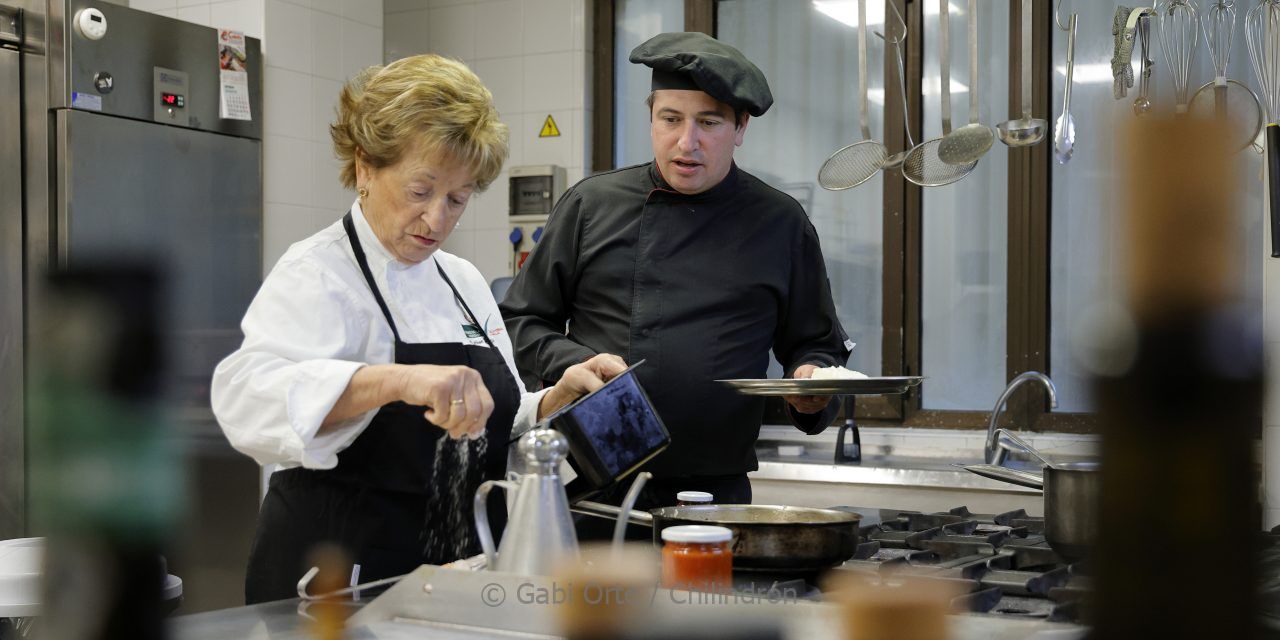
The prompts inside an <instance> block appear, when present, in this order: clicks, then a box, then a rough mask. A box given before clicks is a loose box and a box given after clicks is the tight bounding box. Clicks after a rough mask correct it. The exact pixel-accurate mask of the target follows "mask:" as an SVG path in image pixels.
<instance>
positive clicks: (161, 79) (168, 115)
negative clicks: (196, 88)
mask: <svg viewBox="0 0 1280 640" xmlns="http://www.w3.org/2000/svg"><path fill="white" fill-rule="evenodd" d="M188 85H189V82H188V79H187V74H186V72H183V71H175V70H173V69H165V68H164V67H155V68H154V69H153V70H152V73H151V95H152V101H151V104H152V105H154V108H155V115H154V116H153V117H154V119H155V121H156V122H163V123H165V124H176V125H180V126H183V127H186V126H189V125H190V124H191V113H190V112H189V111H187V95H189V94H188V89H187V87H188Z"/></svg>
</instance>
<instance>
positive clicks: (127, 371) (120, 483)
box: [30, 265, 182, 640]
mask: <svg viewBox="0 0 1280 640" xmlns="http://www.w3.org/2000/svg"><path fill="white" fill-rule="evenodd" d="M46 285H47V286H46V287H45V288H44V290H43V293H42V297H41V298H40V299H39V300H38V302H37V304H40V305H41V309H42V317H44V318H46V321H45V323H44V325H43V326H37V327H35V328H34V331H33V337H32V348H33V351H34V353H35V356H36V357H35V360H34V362H33V370H32V373H33V379H34V380H35V385H33V395H32V412H31V424H30V435H31V451H32V473H31V475H32V521H33V523H34V527H35V533H36V534H38V535H47V536H48V538H49V542H48V548H47V552H46V554H45V569H44V578H45V579H44V588H43V592H44V611H43V615H42V621H41V622H42V634H41V637H42V638H47V639H52V640H88V639H98V638H102V639H106V638H130V639H132V640H153V639H156V638H161V637H163V636H164V630H163V624H162V618H163V616H164V613H165V611H164V609H163V606H164V605H163V604H162V589H163V586H164V579H165V567H164V562H163V560H162V558H161V549H162V546H163V543H164V542H165V540H166V537H167V536H168V535H169V533H170V530H171V527H172V525H173V522H174V518H175V515H176V513H175V512H176V507H177V504H178V498H179V496H180V495H181V490H182V487H181V483H180V482H179V480H180V477H179V467H178V460H177V459H176V456H175V452H173V451H171V450H170V446H171V445H170V444H169V443H170V442H171V440H170V439H168V438H166V436H167V435H168V434H166V433H165V429H164V421H163V416H162V413H161V409H160V402H159V401H160V395H161V388H162V386H163V380H164V374H163V362H164V358H163V354H162V349H161V335H162V328H161V326H160V325H161V322H162V315H161V314H162V311H161V310H162V309H163V306H162V303H161V295H162V294H161V286H160V281H159V277H158V276H157V275H156V273H155V271H153V270H151V269H149V268H146V267H137V268H122V267H118V266H114V265H112V266H107V265H99V266H95V267H93V268H88V267H83V266H82V267H81V268H79V269H76V270H69V271H64V272H61V273H58V274H56V275H54V276H51V277H50V278H48V280H47V282H46Z"/></svg>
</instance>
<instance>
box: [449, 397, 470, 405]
mask: <svg viewBox="0 0 1280 640" xmlns="http://www.w3.org/2000/svg"><path fill="white" fill-rule="evenodd" d="M466 403H467V401H466V400H463V399H462V398H458V399H457V400H450V401H449V404H466Z"/></svg>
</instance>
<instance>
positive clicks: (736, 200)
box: [501, 33, 852, 508]
mask: <svg viewBox="0 0 1280 640" xmlns="http://www.w3.org/2000/svg"><path fill="white" fill-rule="evenodd" d="M631 62H636V63H642V64H645V65H648V66H650V67H652V68H653V93H652V94H651V96H650V103H649V106H650V118H649V120H650V130H651V137H652V141H653V154H654V160H653V161H652V162H648V163H645V164H642V165H639V166H634V167H627V168H624V169H617V170H615V171H611V172H608V173H602V174H599V175H595V176H591V177H589V178H587V179H585V180H583V181H581V182H579V183H578V184H576V185H574V186H573V187H572V188H571V189H569V190H568V191H567V192H565V194H564V196H563V197H562V198H561V199H560V201H559V202H558V203H557V204H556V207H555V211H554V212H553V213H552V214H551V218H550V221H549V222H548V225H547V228H546V232H545V234H544V235H543V237H542V240H541V242H540V243H539V245H538V247H537V249H536V250H535V251H534V252H533V254H532V255H531V256H530V257H529V259H528V261H527V262H526V263H525V265H524V267H523V269H522V270H521V271H520V273H519V275H517V276H516V278H515V281H514V282H513V283H512V285H511V289H510V290H509V291H508V292H507V297H506V300H505V301H504V302H503V303H502V304H501V309H502V315H503V317H504V318H505V320H506V323H507V327H508V330H509V331H510V332H511V338H512V342H513V343H514V345H515V353H516V362H517V364H518V366H519V368H520V369H521V370H522V371H523V372H526V373H532V374H534V375H536V376H537V377H539V378H541V379H543V380H558V379H559V377H560V374H561V373H563V372H564V370H565V369H566V368H567V367H569V366H570V365H573V364H576V363H579V362H582V361H584V360H586V359H587V358H590V357H591V356H593V355H595V354H598V353H614V354H619V355H621V356H622V357H623V358H624V359H625V360H626V361H627V362H630V363H634V362H638V361H640V360H646V361H647V362H646V363H645V364H644V365H643V366H641V367H640V368H638V369H637V370H636V375H637V377H638V378H639V380H640V383H641V384H642V385H643V386H644V388H645V390H646V391H647V392H648V394H649V397H650V398H651V399H652V401H653V404H654V406H655V407H656V409H657V411H658V413H659V415H660V416H661V417H662V420H663V422H664V423H665V424H666V426H667V428H668V430H669V431H670V432H671V445H670V447H668V448H667V450H666V451H664V452H663V453H661V454H660V455H659V456H658V457H657V458H655V459H654V460H653V461H652V462H650V463H649V464H648V465H647V467H646V468H647V469H648V470H649V471H652V472H653V474H654V476H655V477H654V479H653V480H652V481H650V483H649V484H648V486H647V488H646V491H645V493H644V494H643V495H642V496H641V503H640V504H638V505H637V506H638V507H639V508H648V507H653V506H666V505H673V504H675V494H676V492H678V491H682V490H699V491H708V492H710V493H712V494H713V495H714V496H715V501H716V502H717V503H721V504H729V503H749V502H751V485H750V483H749V482H748V480H747V472H748V471H753V470H755V469H756V468H757V463H756V455H755V442H756V438H757V436H758V435H759V432H760V421H761V418H762V415H763V412H764V400H763V399H762V398H759V397H753V396H745V395H741V394H739V393H738V392H737V391H734V390H733V389H731V388H729V387H728V386H726V385H724V384H721V383H718V382H716V380H718V379H725V378H763V377H765V370H766V368H767V367H768V364H769V350H770V349H773V352H774V355H775V356H776V357H777V359H778V361H779V362H780V363H782V365H783V366H784V367H785V368H786V371H787V375H788V377H795V378H807V377H809V376H811V375H812V373H813V370H814V369H815V368H816V367H824V366H832V365H843V364H844V363H845V362H846V361H847V360H848V357H849V349H850V348H851V347H852V343H850V342H849V341H848V339H847V337H846V335H845V333H844V330H843V329H842V328H841V326H840V322H839V320H838V319H837V318H836V312H835V305H834V304H833V302H832V299H831V288H830V285H829V284H828V282H827V273H826V268H825V266H824V264H823V259H822V250H821V248H820V247H819V245H818V234H817V232H816V231H815V230H814V228H813V225H812V224H810V223H809V219H808V217H807V216H806V214H805V212H804V209H803V208H802V207H801V206H800V204H799V203H797V202H796V201H795V200H794V199H792V198H791V197H790V196H787V195H786V194H784V193H782V192H780V191H778V190H776V189H774V188H772V187H770V186H769V185H767V184H765V183H764V182H762V181H760V179H759V178H756V177H755V176H753V175H751V174H749V173H747V172H746V171H743V170H742V169H740V168H738V167H737V166H736V165H735V164H734V162H733V150H734V148H735V147H737V146H739V145H741V144H742V141H743V137H744V134H745V133H746V130H747V123H748V121H749V119H750V118H751V117H759V116H761V115H763V114H764V113H765V111H767V110H768V109H769V106H770V105H771V104H773V96H772V95H771V94H770V92H769V85H768V82H767V81H766V80H765V77H764V74H763V73H761V72H760V70H759V69H758V68H756V66H755V65H754V64H752V63H751V62H750V61H749V60H747V59H746V57H744V56H743V55H742V53H741V52H739V51H738V50H737V49H735V48H733V47H731V46H729V45H726V44H724V43H721V42H719V41H717V40H715V39H713V38H711V37H709V36H706V35H704V34H701V33H664V34H661V35H658V36H656V37H654V38H652V39H650V40H649V41H647V42H645V43H644V44H641V45H640V46H638V47H636V48H635V49H634V50H633V51H632V52H631ZM566 323H567V330H566ZM788 403H789V405H790V406H789V407H788V414H789V415H790V418H791V420H792V422H793V423H794V424H795V425H796V427H798V428H799V429H800V430H802V431H804V432H805V433H810V434H814V433H818V432H820V431H822V430H823V429H825V428H826V427H827V425H828V424H830V423H831V420H832V418H833V417H834V416H835V412H836V403H835V402H834V400H833V399H832V398H830V397H806V398H788ZM622 489H625V487H623V488H622ZM613 493H614V494H615V495H611V496H605V498H604V499H605V500H608V499H610V498H613V499H614V500H613V501H614V502H615V503H616V501H617V498H618V497H619V496H620V494H621V493H622V491H621V490H618V491H614V492H613Z"/></svg>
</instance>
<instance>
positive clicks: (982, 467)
mask: <svg viewBox="0 0 1280 640" xmlns="http://www.w3.org/2000/svg"><path fill="white" fill-rule="evenodd" d="M956 466H958V467H960V468H962V469H964V470H965V471H968V472H969V473H974V474H977V475H980V476H982V477H984V478H990V479H992V480H999V481H1001V482H1008V483H1009V484H1016V485H1018V486H1020V487H1027V488H1030V489H1039V490H1041V491H1044V476H1041V475H1040V474H1038V473H1028V472H1026V471H1016V470H1014V469H1010V468H1008V467H1001V466H999V465H994V464H957V465H956Z"/></svg>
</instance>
